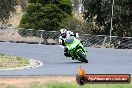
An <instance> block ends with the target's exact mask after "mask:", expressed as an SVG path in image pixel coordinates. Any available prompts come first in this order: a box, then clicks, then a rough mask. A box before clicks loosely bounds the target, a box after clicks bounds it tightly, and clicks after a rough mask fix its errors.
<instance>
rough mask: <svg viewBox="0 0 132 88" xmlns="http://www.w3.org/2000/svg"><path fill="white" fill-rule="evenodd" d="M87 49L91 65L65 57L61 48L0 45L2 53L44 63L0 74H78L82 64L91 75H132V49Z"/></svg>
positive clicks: (23, 44)
mask: <svg viewBox="0 0 132 88" xmlns="http://www.w3.org/2000/svg"><path fill="white" fill-rule="evenodd" d="M86 49H87V50H88V55H87V59H88V60H89V63H80V62H79V61H76V60H72V59H71V58H67V57H65V56H64V55H63V49H62V48H60V46H59V45H42V44H25V43H9V42H0V52H3V53H6V54H9V55H15V56H16V55H17V56H22V57H25V58H27V59H35V60H38V61H41V62H43V65H42V66H40V67H38V68H29V69H23V70H0V75H4V76H8V75H9V76H10V75H14V76H17V75H24V76H25V75H75V74H77V69H78V67H79V66H80V65H82V66H83V68H84V69H85V70H86V72H87V73H88V74H92V73H99V74H105V73H107V74H111V73H115V74H116V73H118V74H120V73H121V74H126V73H128V74H132V49H110V48H91V47H86Z"/></svg>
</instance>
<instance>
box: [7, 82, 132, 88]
mask: <svg viewBox="0 0 132 88" xmlns="http://www.w3.org/2000/svg"><path fill="white" fill-rule="evenodd" d="M6 88H21V87H15V86H11V87H9V86H8V87H6ZM23 88H132V83H130V84H85V85H83V86H80V85H78V84H77V83H75V82H72V83H66V82H51V83H37V82H36V83H35V82H34V83H31V84H29V85H28V86H26V85H24V87H23Z"/></svg>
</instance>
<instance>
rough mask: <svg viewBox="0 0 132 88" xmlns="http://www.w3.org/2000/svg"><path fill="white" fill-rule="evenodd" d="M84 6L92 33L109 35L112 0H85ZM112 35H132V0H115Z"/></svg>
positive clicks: (85, 16)
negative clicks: (90, 23)
mask: <svg viewBox="0 0 132 88" xmlns="http://www.w3.org/2000/svg"><path fill="white" fill-rule="evenodd" d="M84 7H85V13H84V18H85V20H87V22H88V23H89V22H94V23H95V24H92V27H91V30H90V31H91V33H93V34H105V35H109V30H110V18H111V15H112V14H111V10H112V9H111V7H112V0H85V1H84ZM112 35H118V36H132V0H115V2H114V15H113V31H112Z"/></svg>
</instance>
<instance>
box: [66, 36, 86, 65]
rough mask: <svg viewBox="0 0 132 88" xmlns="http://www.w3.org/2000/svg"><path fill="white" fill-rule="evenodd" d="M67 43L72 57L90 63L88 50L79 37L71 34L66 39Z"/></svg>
mask: <svg viewBox="0 0 132 88" xmlns="http://www.w3.org/2000/svg"><path fill="white" fill-rule="evenodd" d="M65 45H66V48H67V49H68V52H69V53H70V54H71V57H72V58H74V59H76V60H79V61H81V62H85V63H88V60H87V59H86V54H87V51H86V50H85V48H84V46H83V45H82V43H81V42H80V41H79V40H78V39H76V38H75V37H73V36H70V37H69V38H67V39H66V40H65Z"/></svg>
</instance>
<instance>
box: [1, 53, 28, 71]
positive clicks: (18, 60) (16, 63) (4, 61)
mask: <svg viewBox="0 0 132 88" xmlns="http://www.w3.org/2000/svg"><path fill="white" fill-rule="evenodd" d="M27 64H29V61H28V60H27V59H24V58H22V57H19V56H16V57H15V56H9V55H5V54H3V53H0V69H4V68H15V67H21V66H26V65H27Z"/></svg>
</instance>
